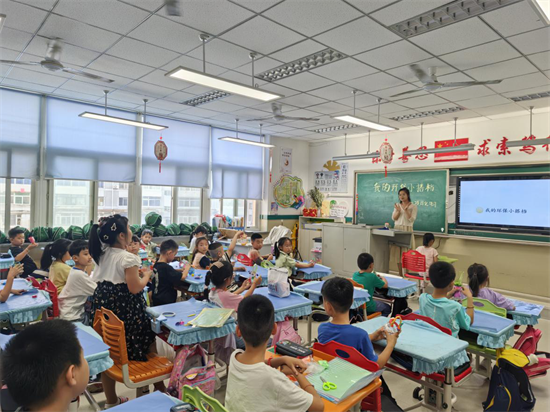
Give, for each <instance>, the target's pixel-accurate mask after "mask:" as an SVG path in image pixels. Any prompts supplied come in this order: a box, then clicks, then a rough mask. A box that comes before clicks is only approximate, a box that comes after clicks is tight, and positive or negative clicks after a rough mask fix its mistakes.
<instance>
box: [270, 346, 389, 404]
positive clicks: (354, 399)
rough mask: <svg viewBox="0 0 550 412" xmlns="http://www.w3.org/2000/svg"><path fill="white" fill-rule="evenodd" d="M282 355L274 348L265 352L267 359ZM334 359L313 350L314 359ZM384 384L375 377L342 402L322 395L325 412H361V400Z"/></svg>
mask: <svg viewBox="0 0 550 412" xmlns="http://www.w3.org/2000/svg"><path fill="white" fill-rule="evenodd" d="M280 356H281V355H278V354H276V353H274V350H273V348H271V349H269V350H267V351H266V352H265V359H266V360H267V359H269V358H278V357H280ZM332 359H334V357H333V356H330V355H327V354H326V353H323V352H319V351H317V350H313V360H315V361H320V360H326V361H330V360H332ZM380 386H382V381H381V380H380V379H375V380H374V381H373V382H371V383H370V384H369V385H367V386H365V387H364V388H363V389H361V390H358V391H357V392H355V393H354V394H352V395H350V396H348V397H347V398H346V399H344V400H343V401H341V402H340V403H338V404H336V403H332V402H331V401H329V400H328V399H325V398H323V397H321V399H322V400H323V403H324V405H325V412H345V411H350V410H351V411H354V412H355V411H357V412H359V411H360V410H361V401H362V400H363V399H365V398H366V397H367V396H369V395H370V394H371V393H373V392H374V391H376V390H378V388H380Z"/></svg>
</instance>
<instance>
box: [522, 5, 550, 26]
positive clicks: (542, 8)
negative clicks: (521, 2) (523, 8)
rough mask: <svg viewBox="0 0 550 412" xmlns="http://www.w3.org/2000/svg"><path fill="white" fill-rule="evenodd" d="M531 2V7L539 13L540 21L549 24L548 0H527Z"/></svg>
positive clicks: (549, 7) (549, 9) (549, 6)
mask: <svg viewBox="0 0 550 412" xmlns="http://www.w3.org/2000/svg"><path fill="white" fill-rule="evenodd" d="M527 1H528V2H529V3H531V7H533V9H534V10H535V13H537V14H538V15H539V17H540V18H541V19H542V21H543V22H544V23H545V24H546V25H548V24H550V0H527Z"/></svg>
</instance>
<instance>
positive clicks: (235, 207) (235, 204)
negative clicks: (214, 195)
mask: <svg viewBox="0 0 550 412" xmlns="http://www.w3.org/2000/svg"><path fill="white" fill-rule="evenodd" d="M214 200H219V201H220V213H221V214H224V211H223V202H224V201H228V200H233V211H238V210H239V201H240V200H242V201H244V215H243V217H244V229H248V230H258V231H259V230H260V227H259V223H260V219H259V218H260V216H259V214H260V207H258V202H261V200H257V199H223V198H221V199H214ZM248 202H254V203H255V205H256V211H255V213H254V225H253V226H248V225H247V216H248ZM209 206H210V205H209ZM210 209H211V208H210V207H209V208H208V210H209V212H208V213H209V219H212V216H210Z"/></svg>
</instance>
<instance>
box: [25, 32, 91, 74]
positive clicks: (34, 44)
mask: <svg viewBox="0 0 550 412" xmlns="http://www.w3.org/2000/svg"><path fill="white" fill-rule="evenodd" d="M62 46H63V51H62V52H61V63H63V64H64V65H67V66H71V65H76V66H80V67H84V66H86V65H88V64H89V63H90V62H91V61H92V60H94V59H96V58H97V57H98V56H99V55H100V53H98V52H94V51H91V50H87V49H83V48H82V47H76V46H73V45H71V44H67V43H64V44H63V45H62ZM47 49H48V39H46V38H44V37H41V36H35V37H34V38H33V39H32V41H31V43H30V44H29V47H27V49H26V50H25V53H30V54H34V55H36V56H41V57H44V56H45V55H46V51H47Z"/></svg>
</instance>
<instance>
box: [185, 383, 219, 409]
mask: <svg viewBox="0 0 550 412" xmlns="http://www.w3.org/2000/svg"><path fill="white" fill-rule="evenodd" d="M182 392H183V393H182V396H181V400H182V401H183V402H187V403H190V404H191V405H193V406H194V407H195V408H197V409H198V410H199V411H201V412H228V411H227V409H225V408H224V406H223V405H222V404H221V403H220V402H219V401H218V400H217V399H215V398H212V397H210V396H208V395H207V394H205V393H204V392H203V391H201V390H200V388H192V387H191V386H189V385H185V386H184V387H183V391H182Z"/></svg>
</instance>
